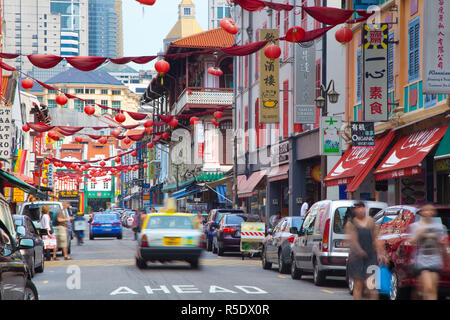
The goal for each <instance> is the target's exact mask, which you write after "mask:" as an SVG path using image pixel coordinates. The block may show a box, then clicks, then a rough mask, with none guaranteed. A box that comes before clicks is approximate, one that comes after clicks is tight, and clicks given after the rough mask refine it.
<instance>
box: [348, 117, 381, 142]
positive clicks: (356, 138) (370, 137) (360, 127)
mask: <svg viewBox="0 0 450 320" xmlns="http://www.w3.org/2000/svg"><path fill="white" fill-rule="evenodd" d="M351 129H352V147H375V126H374V123H373V122H352V123H351Z"/></svg>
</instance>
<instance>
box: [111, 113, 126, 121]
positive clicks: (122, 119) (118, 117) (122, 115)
mask: <svg viewBox="0 0 450 320" xmlns="http://www.w3.org/2000/svg"><path fill="white" fill-rule="evenodd" d="M114 119H115V120H116V121H117V122H119V123H122V122H124V121H125V120H126V119H127V118H126V117H125V115H124V114H123V113H122V112H121V113H118V114H116V116H115V118H114Z"/></svg>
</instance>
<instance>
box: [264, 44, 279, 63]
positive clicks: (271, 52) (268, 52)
mask: <svg viewBox="0 0 450 320" xmlns="http://www.w3.org/2000/svg"><path fill="white" fill-rule="evenodd" d="M264 55H265V56H266V57H267V58H268V59H272V60H275V59H278V58H279V57H280V56H281V49H280V47H279V46H277V45H276V44H271V45H268V46H267V47H266V49H265V50H264Z"/></svg>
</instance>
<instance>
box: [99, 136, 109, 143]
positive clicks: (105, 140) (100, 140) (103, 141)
mask: <svg viewBox="0 0 450 320" xmlns="http://www.w3.org/2000/svg"><path fill="white" fill-rule="evenodd" d="M98 142H100V143H101V144H107V143H108V138H107V137H101V138H100V139H98Z"/></svg>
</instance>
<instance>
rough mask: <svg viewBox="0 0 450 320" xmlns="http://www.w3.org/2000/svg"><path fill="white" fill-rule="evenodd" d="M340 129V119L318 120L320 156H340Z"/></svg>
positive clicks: (334, 117)
mask: <svg viewBox="0 0 450 320" xmlns="http://www.w3.org/2000/svg"><path fill="white" fill-rule="evenodd" d="M341 127H342V118H341V117H339V116H330V117H322V118H321V119H320V142H321V145H320V146H321V148H320V153H321V155H338V156H340V155H341V152H342V151H341V149H342V144H341Z"/></svg>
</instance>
